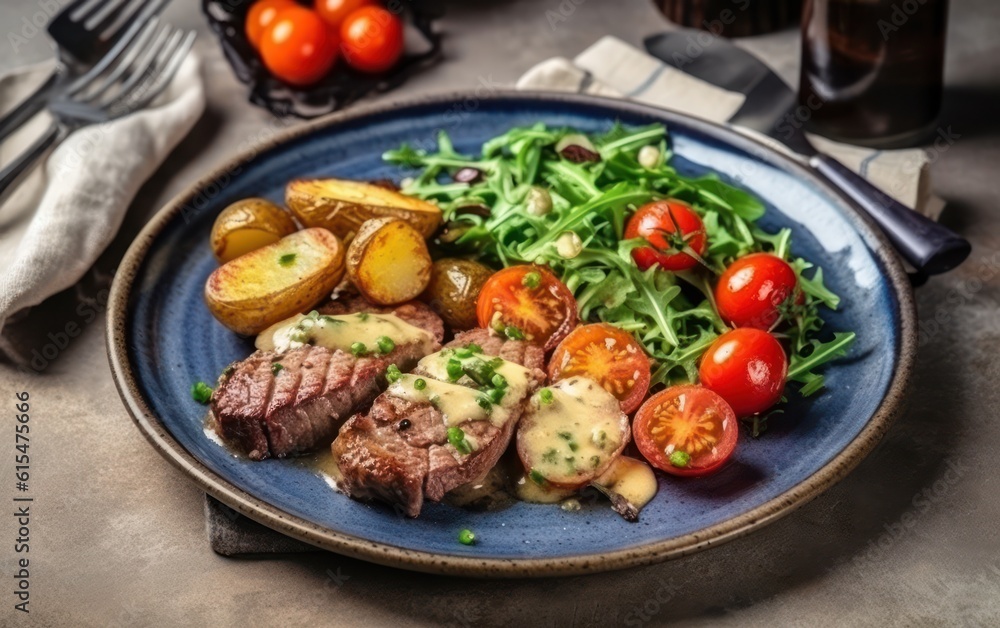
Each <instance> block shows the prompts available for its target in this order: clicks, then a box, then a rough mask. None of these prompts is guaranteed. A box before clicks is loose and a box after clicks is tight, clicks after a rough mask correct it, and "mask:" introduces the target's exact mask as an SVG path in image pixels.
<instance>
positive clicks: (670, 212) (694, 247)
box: [625, 200, 708, 270]
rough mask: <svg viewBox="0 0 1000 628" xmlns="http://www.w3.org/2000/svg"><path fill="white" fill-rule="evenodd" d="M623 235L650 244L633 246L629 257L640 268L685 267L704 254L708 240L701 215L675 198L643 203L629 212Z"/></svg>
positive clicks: (673, 268)
mask: <svg viewBox="0 0 1000 628" xmlns="http://www.w3.org/2000/svg"><path fill="white" fill-rule="evenodd" d="M625 238H626V239H628V240H631V239H633V238H645V239H646V241H647V242H649V244H650V245H651V246H648V247H643V248H638V249H633V250H632V259H633V260H635V264H636V266H638V267H639V269H640V270H646V269H648V268H650V267H651V266H653V265H654V264H659V265H660V268H662V269H663V270H687V269H689V268H692V267H693V266H695V264H697V263H698V260H697V259H695V258H694V257H692V256H691V255H688V253H686V252H685V251H693V252H694V253H695V254H696V255H698V256H699V257H700V256H702V255H704V254H705V248H706V246H707V244H708V241H707V239H706V237H705V225H704V224H703V223H702V221H701V217H700V216H698V214H696V213H695V211H694V210H693V209H691V207H690V206H689V205H687V204H686V203H682V202H681V201H675V200H666V201H653V202H652V203H646V204H645V205H643V206H642V207H640V208H639V209H638V210H636V212H635V214H633V215H632V218H630V219H629V221H628V225H627V226H626V227H625Z"/></svg>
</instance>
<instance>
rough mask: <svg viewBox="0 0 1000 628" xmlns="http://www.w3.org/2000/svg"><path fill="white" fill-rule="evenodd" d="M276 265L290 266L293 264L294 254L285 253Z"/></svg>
mask: <svg viewBox="0 0 1000 628" xmlns="http://www.w3.org/2000/svg"><path fill="white" fill-rule="evenodd" d="M278 263H279V264H281V265H282V266H291V265H292V264H294V263H295V253H285V254H284V255H282V256H281V257H279V258H278Z"/></svg>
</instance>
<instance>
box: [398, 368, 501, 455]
mask: <svg viewBox="0 0 1000 628" xmlns="http://www.w3.org/2000/svg"><path fill="white" fill-rule="evenodd" d="M418 379H419V380H422V381H423V382H424V388H423V389H419V390H418V389H417V387H416V385H415V382H416V381H417V380H418ZM388 392H389V394H391V395H394V396H396V397H399V398H400V399H406V400H409V401H414V402H418V403H420V402H426V403H429V404H431V405H432V406H434V407H435V408H437V409H438V411H439V412H440V413H441V414H442V416H443V418H444V424H445V425H446V426H448V427H455V426H458V425H461V424H462V423H465V422H467V421H489V422H491V423H492V424H493V425H495V426H497V427H502V426H503V425H504V423H506V422H507V420H508V419H509V418H510V411H509V410H508V409H507V408H506V407H504V406H503V405H502V404H501V405H492V404H482V405H481V402H480V399H482V398H483V393H482V392H481V391H479V390H476V389H475V388H469V387H468V386H462V385H461V384H452V383H450V382H440V381H438V380H436V379H431V378H429V377H418V376H416V375H408V374H407V375H403V376H402V377H400V378H399V379H398V380H396V381H395V382H393V383H392V384H390V385H389V390H388ZM484 405H486V406H487V407H483V406H484ZM473 449H476V447H475V446H473Z"/></svg>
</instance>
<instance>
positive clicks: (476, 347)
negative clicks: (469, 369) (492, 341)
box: [465, 342, 483, 353]
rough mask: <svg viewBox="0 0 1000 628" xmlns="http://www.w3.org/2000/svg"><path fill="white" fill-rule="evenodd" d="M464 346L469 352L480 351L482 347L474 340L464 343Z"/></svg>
mask: <svg viewBox="0 0 1000 628" xmlns="http://www.w3.org/2000/svg"><path fill="white" fill-rule="evenodd" d="M465 348H466V349H468V350H469V352H471V353H482V352H483V348H482V347H480V346H479V345H477V344H476V343H474V342H470V343H469V344H467V345H465Z"/></svg>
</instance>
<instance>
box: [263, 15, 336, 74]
mask: <svg viewBox="0 0 1000 628" xmlns="http://www.w3.org/2000/svg"><path fill="white" fill-rule="evenodd" d="M260 56H261V57H262V58H263V59H264V65H265V66H267V69H268V70H269V71H270V72H271V74H273V75H274V76H276V77H278V78H279V79H281V80H282V81H285V82H286V83H290V84H291V85H310V84H312V83H315V82H316V81H318V80H319V79H321V78H323V76H324V75H325V74H326V73H327V72H329V71H330V68H332V67H333V65H334V63H335V62H336V60H337V36H336V35H335V34H334V33H333V32H332V31H331V30H330V27H329V26H327V24H326V22H324V21H323V20H322V18H320V16H319V14H318V13H316V12H315V11H310V10H309V9H306V8H304V7H300V6H294V7H288V8H286V9H282V10H281V11H280V12H279V13H278V16H277V17H276V18H275V19H274V21H273V22H271V25H270V26H268V27H267V30H265V31H264V36H263V37H262V38H261V42H260Z"/></svg>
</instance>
